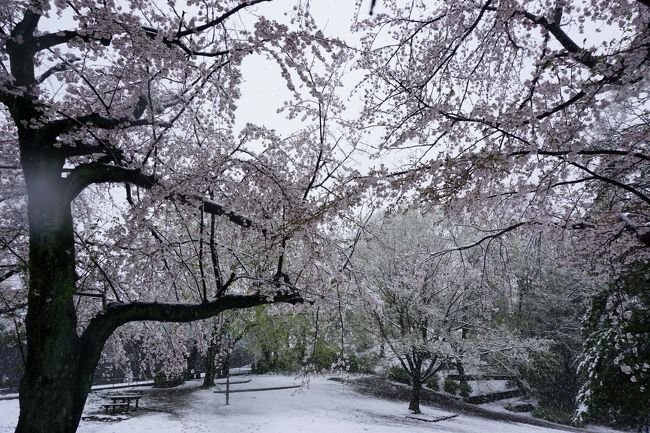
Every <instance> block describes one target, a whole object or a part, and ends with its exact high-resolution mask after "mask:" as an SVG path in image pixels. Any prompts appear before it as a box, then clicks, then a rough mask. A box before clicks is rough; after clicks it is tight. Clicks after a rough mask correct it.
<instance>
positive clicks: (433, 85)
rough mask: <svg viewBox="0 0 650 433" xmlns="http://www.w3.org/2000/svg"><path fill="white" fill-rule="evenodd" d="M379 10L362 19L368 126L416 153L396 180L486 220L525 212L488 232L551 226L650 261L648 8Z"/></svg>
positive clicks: (410, 5) (403, 5) (595, 246)
mask: <svg viewBox="0 0 650 433" xmlns="http://www.w3.org/2000/svg"><path fill="white" fill-rule="evenodd" d="M378 6H381V8H380V9H381V10H380V9H377V12H378V13H376V14H375V15H374V16H373V17H371V18H369V19H366V20H362V21H359V22H358V23H357V29H358V30H359V31H360V32H361V35H362V37H363V38H364V39H363V40H364V45H363V52H364V55H363V58H362V60H361V61H360V66H361V67H363V68H366V69H367V70H369V73H368V77H367V80H366V83H367V85H368V90H367V91H366V92H365V94H364V96H365V111H364V126H365V127H367V128H372V129H378V130H379V131H381V132H380V133H381V136H382V139H381V140H380V145H379V148H380V151H381V152H382V153H383V154H386V155H393V154H395V152H396V151H398V152H400V154H401V155H405V154H406V155H408V156H409V159H408V163H407V164H405V166H403V167H399V168H397V169H395V170H388V169H384V170H381V171H380V173H381V174H384V175H386V176H387V177H386V178H385V180H386V182H387V183H388V184H390V185H392V186H399V187H400V188H414V189H417V190H418V191H419V193H420V194H421V195H420V197H424V198H425V199H427V200H430V201H433V202H444V203H446V204H448V205H449V206H457V207H464V208H471V209H472V212H473V214H474V215H476V217H477V221H483V222H484V221H486V220H487V217H489V215H490V213H491V212H493V210H494V209H495V208H496V209H503V208H508V209H513V211H512V214H511V215H510V217H509V219H504V220H503V221H502V224H503V225H502V227H500V228H499V229H498V230H494V231H493V232H492V233H490V235H491V236H487V237H486V238H485V239H486V240H488V239H491V238H493V236H492V235H500V234H503V233H505V232H508V231H510V230H512V229H515V228H519V227H526V226H535V225H543V226H546V227H554V228H559V229H563V230H566V231H567V233H566V234H565V235H567V236H568V235H575V239H576V240H579V241H581V242H582V245H583V246H584V247H581V248H580V249H581V250H584V251H589V252H594V251H597V252H599V253H604V254H606V255H608V256H609V257H616V258H617V259H618V260H619V261H620V262H623V263H630V262H633V261H635V260H645V259H647V254H648V246H650V227H649V226H650V218H649V214H648V209H649V206H650V199H649V198H648V197H649V190H648V182H647V179H648V169H649V167H650V166H649V161H650V159H649V156H648V104H647V102H648V100H647V98H648V95H647V87H648V86H647V76H648V64H649V62H648V37H649V34H648V21H649V19H650V9H649V7H648V2H645V1H624V2H618V3H616V4H613V3H611V2H606V1H593V2H584V3H576V2H565V1H526V0H521V1H495V0H485V1H483V0H481V1H474V0H468V1H457V2H402V1H392V0H387V1H384V2H379V3H378ZM382 11H383V12H382ZM452 212H455V211H452ZM568 232H573V233H568Z"/></svg>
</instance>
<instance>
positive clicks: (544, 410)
mask: <svg viewBox="0 0 650 433" xmlns="http://www.w3.org/2000/svg"><path fill="white" fill-rule="evenodd" d="M531 414H532V415H533V416H534V417H535V418H541V419H545V420H546V421H551V422H554V423H558V424H564V425H575V423H574V422H573V412H569V411H564V410H561V409H557V408H552V407H548V406H537V407H536V408H534V409H533V410H532V412H531ZM576 427H581V426H579V425H576Z"/></svg>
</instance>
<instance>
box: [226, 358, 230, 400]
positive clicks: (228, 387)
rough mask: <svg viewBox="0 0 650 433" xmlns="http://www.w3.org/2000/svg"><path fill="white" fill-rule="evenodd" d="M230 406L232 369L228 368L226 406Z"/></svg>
mask: <svg viewBox="0 0 650 433" xmlns="http://www.w3.org/2000/svg"><path fill="white" fill-rule="evenodd" d="M229 404H230V367H229V366H228V367H226V406H228V405H229Z"/></svg>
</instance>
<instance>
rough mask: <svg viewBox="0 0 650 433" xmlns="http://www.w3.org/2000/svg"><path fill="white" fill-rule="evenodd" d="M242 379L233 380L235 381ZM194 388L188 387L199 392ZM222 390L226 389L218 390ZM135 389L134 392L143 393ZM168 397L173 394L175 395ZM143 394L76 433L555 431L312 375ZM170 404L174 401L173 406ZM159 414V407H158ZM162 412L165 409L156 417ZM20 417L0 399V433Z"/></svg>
mask: <svg viewBox="0 0 650 433" xmlns="http://www.w3.org/2000/svg"><path fill="white" fill-rule="evenodd" d="M248 378H251V379H252V380H251V382H249V383H244V384H235V385H232V386H231V389H233V390H237V389H251V388H266V387H278V386H289V385H294V384H295V385H299V384H301V383H302V380H301V379H296V378H294V377H290V376H246V379H248ZM235 380H239V378H237V377H235V378H233V381H235ZM197 385H198V382H192V383H190V384H187V385H185V388H188V387H192V386H197ZM220 389H222V390H223V389H224V387H223V386H221V388H220ZM142 390H143V388H135V389H134V390H133V391H142ZM168 391H171V392H172V393H173V392H174V391H172V390H168ZM168 391H158V392H157V393H156V394H155V395H150V394H147V396H146V397H144V398H143V399H142V401H141V405H142V406H143V408H144V410H141V411H139V412H137V414H136V415H133V416H131V415H129V418H128V419H126V420H123V421H119V422H105V421H104V422H100V421H82V422H81V425H80V428H79V432H80V433H125V432H142V433H146V432H152V433H153V432H156V433H159V432H162V433H194V432H197V433H198V432H215V431H218V432H220V433H253V432H263V433H276V432H277V433H293V432H309V433H353V432H366V431H367V432H372V433H393V432H395V433H396V432H408V433H425V432H426V433H431V432H449V433H485V432H495V433H511V432H512V433H515V432H517V433H535V432H539V433H553V432H560V431H562V430H551V429H546V428H542V427H535V426H530V425H525V424H514V423H504V422H497V421H490V420H486V419H483V418H474V417H470V416H464V415H460V416H458V417H457V418H454V419H451V420H447V421H441V422H437V423H429V422H422V421H418V420H413V419H407V418H405V416H406V415H409V411H408V410H407V404H406V403H399V402H393V401H385V400H378V399H374V398H372V397H367V396H364V395H361V394H358V393H356V392H354V391H352V390H351V389H350V387H349V386H347V385H345V384H341V383H339V382H334V381H330V380H327V379H326V378H324V377H312V378H310V379H309V382H308V384H307V385H305V386H303V387H301V388H299V389H284V390H275V391H258V392H242V393H233V394H231V395H230V405H229V406H226V405H225V395H224V394H217V393H215V392H213V391H212V390H200V391H195V392H188V393H186V394H182V393H179V392H178V391H176V394H175V398H174V399H172V400H167V401H166V402H165V405H162V406H161V404H160V399H161V398H163V397H164V395H165V392H168ZM170 401H171V402H172V404H171V406H170ZM102 402H103V400H102V396H101V394H97V393H94V394H91V397H90V399H89V402H88V404H87V407H86V410H85V415H92V414H95V413H100V412H101V411H100V410H99V409H100V406H99V405H100V404H101V403H102ZM161 408H162V409H161ZM160 410H165V412H161V411H160ZM423 412H424V413H425V414H426V415H427V416H429V417H432V416H434V417H437V416H445V415H449V414H450V413H449V412H445V411H442V410H438V409H433V408H429V407H426V406H425V407H423ZM17 417H18V401H17V400H8V401H0V432H2V433H5V432H7V433H9V432H12V431H13V428H14V426H15V424H16V421H17Z"/></svg>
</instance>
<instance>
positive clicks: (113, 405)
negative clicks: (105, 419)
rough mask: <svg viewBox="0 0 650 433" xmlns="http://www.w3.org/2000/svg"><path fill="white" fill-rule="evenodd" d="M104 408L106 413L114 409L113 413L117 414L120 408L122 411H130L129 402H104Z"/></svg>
mask: <svg viewBox="0 0 650 433" xmlns="http://www.w3.org/2000/svg"><path fill="white" fill-rule="evenodd" d="M102 406H104V410H105V411H106V413H109V411H112V413H113V415H115V414H116V413H117V412H118V410H119V411H121V412H128V410H129V406H130V405H129V404H128V403H106V404H103V405H102Z"/></svg>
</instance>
